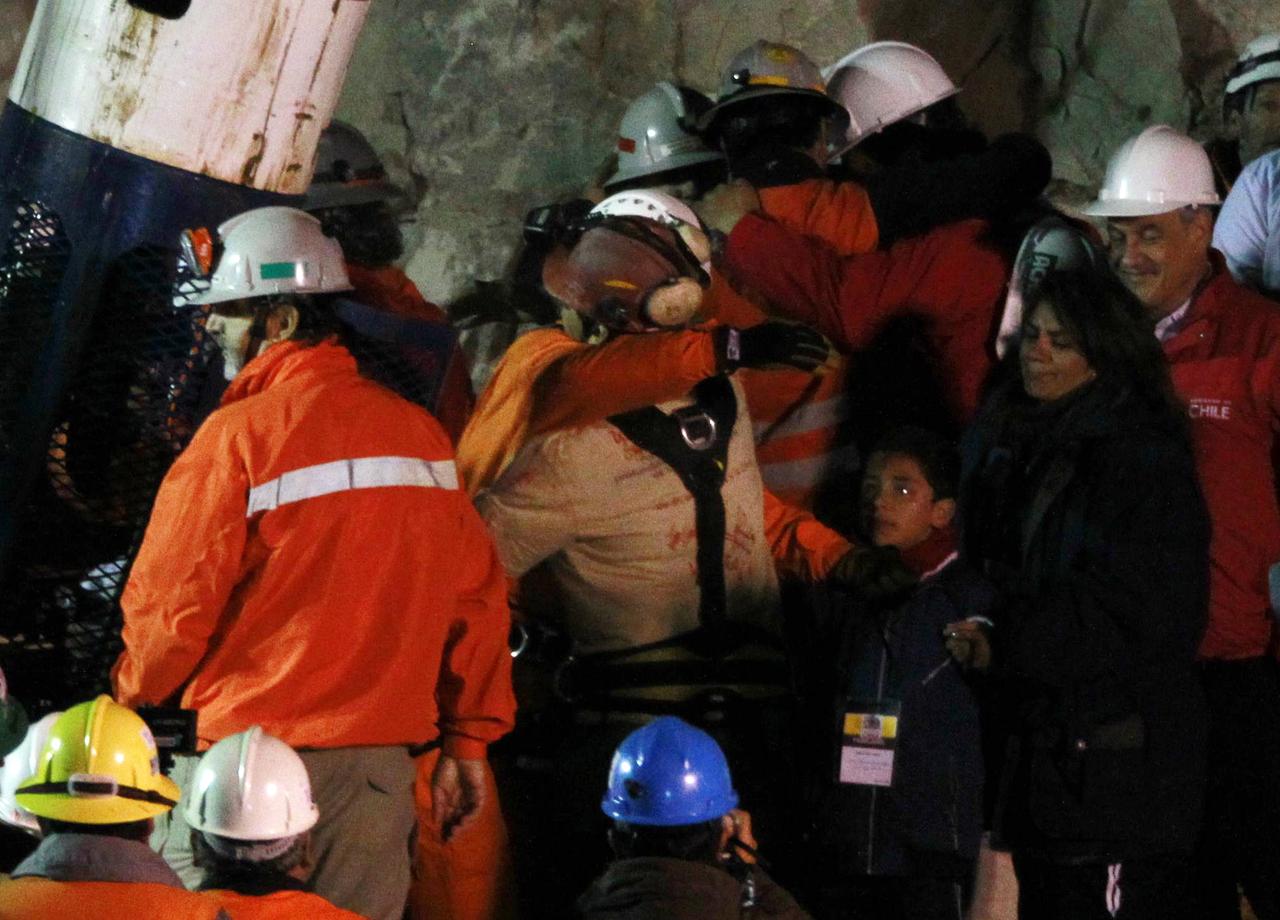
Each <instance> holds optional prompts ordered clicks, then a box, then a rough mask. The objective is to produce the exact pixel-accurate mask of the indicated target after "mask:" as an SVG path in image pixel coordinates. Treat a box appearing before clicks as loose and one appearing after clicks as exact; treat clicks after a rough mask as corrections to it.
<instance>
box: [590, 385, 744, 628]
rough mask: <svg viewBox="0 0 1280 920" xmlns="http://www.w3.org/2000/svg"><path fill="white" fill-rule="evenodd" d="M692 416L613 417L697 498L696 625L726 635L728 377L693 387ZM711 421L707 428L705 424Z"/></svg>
mask: <svg viewBox="0 0 1280 920" xmlns="http://www.w3.org/2000/svg"><path fill="white" fill-rule="evenodd" d="M693 397H694V406H693V407H692V408H693V412H692V413H691V412H690V410H689V409H682V410H680V411H679V412H677V413H673V414H671V415H668V414H667V413H665V412H663V411H662V410H660V409H658V408H656V407H654V406H649V407H647V408H644V409H637V410H636V411H634V412H626V413H624V414H622V415H615V416H612V417H610V419H609V422H610V423H611V424H612V425H613V426H614V427H615V428H617V429H618V430H619V431H621V432H622V433H623V434H624V435H626V437H627V438H628V440H630V441H631V442H632V443H633V444H635V445H636V446H637V447H639V448H640V449H642V450H646V451H648V452H649V453H651V454H653V455H654V456H655V457H657V458H658V459H659V460H661V461H662V462H663V463H665V464H667V465H668V466H669V467H671V469H672V470H674V471H675V473H676V475H677V476H679V477H680V481H681V482H682V483H683V484H684V487H685V488H686V489H688V490H689V494H690V495H692V496H693V507H694V522H695V527H696V534H697V542H698V550H697V560H698V590H699V593H700V597H699V600H698V621H699V622H700V623H701V624H702V627H703V629H705V630H707V631H708V632H710V633H711V634H712V635H717V634H720V633H722V632H723V631H724V626H725V619H726V615H727V607H728V604H727V600H726V589H725V580H724V539H725V515H724V496H723V495H721V494H720V489H721V487H722V486H723V485H724V477H725V467H726V466H727V464H728V455H729V439H730V437H731V436H732V435H733V423H734V420H735V419H736V417H737V414H738V400H737V397H735V396H734V393H733V386H732V385H731V384H730V383H729V381H728V379H726V378H725V377H708V378H707V379H706V380H704V381H702V382H701V383H699V384H698V385H697V386H696V387H694V388H693ZM708 419H709V420H710V423H711V424H710V425H708V423H707V420H708Z"/></svg>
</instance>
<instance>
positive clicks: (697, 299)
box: [644, 278, 703, 327]
mask: <svg viewBox="0 0 1280 920" xmlns="http://www.w3.org/2000/svg"><path fill="white" fill-rule="evenodd" d="M702 295H703V288H702V285H701V284H700V283H699V282H698V281H697V280H695V279H693V278H677V279H676V280H674V281H672V282H670V283H668V284H664V285H662V286H661V287H658V288H654V290H652V291H650V292H649V296H648V297H646V298H645V302H644V314H645V316H646V317H647V318H648V320H649V322H651V323H653V324H654V325H655V326H665V327H670V326H684V325H687V324H688V323H690V322H692V321H693V318H694V317H695V316H697V315H698V310H700V309H701V308H702Z"/></svg>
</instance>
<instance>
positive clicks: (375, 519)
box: [113, 342, 514, 758]
mask: <svg viewBox="0 0 1280 920" xmlns="http://www.w3.org/2000/svg"><path fill="white" fill-rule="evenodd" d="M121 605H122V607H123V609H124V636H123V637H124V643H125V649H124V652H123V653H122V654H121V656H120V659H119V661H118V662H117V663H116V667H115V670H114V672H113V679H114V681H115V688H116V697H117V699H119V700H120V702H122V703H124V704H125V705H127V706H131V707H136V706H141V705H148V704H151V705H154V704H159V703H162V702H164V701H166V700H168V699H169V698H171V697H172V696H174V695H175V694H179V693H180V694H181V704H182V705H183V706H185V707H188V708H192V709H196V710H198V711H199V726H198V728H199V736H200V740H201V742H202V744H205V745H207V744H209V743H211V742H214V741H217V740H218V739H220V738H224V737H226V736H227V735H229V734H232V733H234V732H239V731H243V730H245V729H247V728H249V727H250V726H251V725H254V724H258V725H261V726H262V727H263V729H265V730H266V731H267V732H268V733H270V734H272V735H275V736H276V737H278V738H281V739H283V740H284V741H285V742H287V743H288V744H290V745H292V746H293V747H297V748H333V747H347V746H353V745H385V744H413V743H421V742H423V741H427V740H430V739H432V738H434V737H436V736H437V735H438V734H442V735H443V736H444V749H445V751H446V752H447V753H450V754H452V755H454V756H458V757H468V758H477V757H481V756H483V754H484V749H485V745H486V743H487V742H490V741H493V740H495V739H497V738H499V737H501V735H502V734H503V733H504V732H506V731H507V730H508V729H509V728H510V726H511V723H512V717H513V710H514V699H513V696H512V691H511V658H510V655H509V654H508V651H507V634H508V629H509V621H510V617H509V613H508V610H507V603H506V579H505V577H504V575H503V572H502V566H501V564H500V563H499V562H498V559H497V555H496V553H495V551H494V548H493V543H492V541H491V540H490V539H489V535H488V532H487V531H486V530H485V528H484V524H483V523H482V522H481V521H480V518H479V517H478V516H477V514H476V513H475V510H474V509H473V508H472V506H471V503H470V501H469V500H468V499H467V494H466V492H465V491H464V490H463V489H462V488H461V486H460V484H459V483H458V481H457V475H456V473H455V470H454V462H453V451H452V448H451V447H450V444H449V439H448V437H447V436H446V435H445V433H444V432H443V431H442V430H441V428H440V426H439V425H438V424H437V423H436V421H435V419H433V418H432V417H431V416H430V415H429V414H428V413H427V412H425V411H424V410H422V409H421V408H419V407H417V406H415V405H413V404H412V403H409V402H407V401H405V400H403V399H400V398H399V397H398V396H396V395H395V394H393V393H391V392H390V391H389V390H386V389H384V388H383V387H381V386H378V385H377V384H375V383H373V382H371V381H369V380H366V379H365V378H363V377H361V376H360V374H359V373H358V372H357V370H356V364H355V361H354V359H353V358H352V357H351V354H350V353H349V352H348V351H347V350H346V349H345V348H342V347H341V346H339V345H337V344H335V343H332V342H324V343H321V344H319V345H316V346H314V347H307V346H305V345H302V344H300V343H296V342H285V343H282V344H279V345H275V346H273V347H271V348H269V349H268V350H267V351H266V352H264V353H263V354H262V355H260V356H259V357H257V358H255V359H254V360H253V361H251V362H250V363H249V364H248V365H247V366H246V367H245V368H244V370H243V371H241V372H240V374H239V376H237V377H236V379H235V380H234V381H233V382H232V384H231V386H230V387H229V388H228V389H227V392H226V394H225V395H224V396H223V400H222V408H220V409H219V410H218V411H217V412H215V413H214V414H213V415H211V416H210V417H209V419H208V420H207V421H206V422H205V423H204V425H202V426H201V428H200V430H199V431H197V432H196V436H195V438H194V439H193V440H192V442H191V444H190V446H188V447H187V449H186V450H185V451H184V452H183V453H182V455H181V456H180V457H179V458H178V460H177V461H176V462H175V463H174V465H173V466H172V468H171V469H170V470H169V473H168V474H167V475H166V476H165V479H164V482H163V483H162V484H161V486H160V491H159V494H158V495H157V497H156V502H155V507H154V509H153V511H152V514H151V521H150V523H149V524H148V526H147V532H146V536H145V537H144V539H143V543H142V548H141V550H140V551H139V553H138V556H137V559H136V561H135V562H134V566H133V570H132V572H131V573H130V576H129V582H128V584H127V585H126V587H125V591H124V595H123V598H122V600H121Z"/></svg>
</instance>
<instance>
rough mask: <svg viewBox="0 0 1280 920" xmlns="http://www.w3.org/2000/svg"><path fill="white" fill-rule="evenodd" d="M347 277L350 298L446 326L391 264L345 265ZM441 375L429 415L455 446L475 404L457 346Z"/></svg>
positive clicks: (439, 313)
mask: <svg viewBox="0 0 1280 920" xmlns="http://www.w3.org/2000/svg"><path fill="white" fill-rule="evenodd" d="M347 275H348V277H350V279H351V284H352V286H353V287H354V288H355V292H354V297H355V299H356V300H358V301H360V302H361V303H365V304H368V305H369V306H371V307H380V308H382V309H384V310H386V311H388V312H390V313H394V314H396V315H397V316H406V317H409V318H411V319H419V320H424V321H426V322H429V323H438V324H440V325H442V326H447V325H449V317H448V316H447V315H446V314H445V312H444V311H443V310H441V309H440V308H439V307H437V306H436V305H435V304H433V303H431V302H430V301H429V300H427V299H426V298H424V297H423V296H422V294H421V293H420V292H419V291H418V288H417V286H416V285H415V284H414V283H413V282H412V281H410V280H409V277H408V276H407V275H406V274H405V273H404V272H402V271H401V270H400V269H398V268H396V267H395V266H394V265H387V266H384V267H382V268H365V267H363V266H360V265H355V264H353V263H351V262H348V263H347ZM443 374H444V379H443V380H442V381H441V383H440V393H439V395H438V396H437V397H436V404H435V407H434V409H433V414H434V415H435V417H436V420H437V421H439V422H440V424H441V425H443V426H444V430H445V431H447V432H449V437H450V438H452V439H453V443H454V444H457V443H458V439H459V438H461V437H462V429H463V428H466V427H467V420H468V419H469V418H471V409H472V407H473V406H474V405H475V397H474V396H473V395H472V393H471V375H470V372H469V370H468V368H467V356H466V354H465V353H464V352H463V350H462V346H461V345H455V346H454V347H453V354H452V355H450V356H449V366H448V367H446V368H444V369H443Z"/></svg>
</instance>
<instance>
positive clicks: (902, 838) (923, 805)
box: [811, 428, 994, 920]
mask: <svg viewBox="0 0 1280 920" xmlns="http://www.w3.org/2000/svg"><path fill="white" fill-rule="evenodd" d="M958 480H959V457H958V455H957V452H956V449H955V447H954V446H953V445H952V444H951V443H949V442H948V441H946V440H944V439H943V438H941V437H939V436H937V435H935V434H932V433H930V432H926V431H923V430H921V429H915V428H904V429H899V430H897V431H894V432H891V433H890V434H889V435H887V436H886V437H885V438H884V439H882V440H881V441H880V442H879V443H878V444H877V445H876V448H875V450H874V451H873V452H872V454H871V456H870V458H869V459H868V462H867V466H866V469H865V472H864V474H863V478H862V487H861V501H860V509H861V523H862V527H863V529H864V531H865V536H866V538H867V539H868V540H870V541H871V542H873V543H874V544H875V545H876V546H893V547H896V548H897V549H898V550H899V551H900V552H901V553H902V557H903V559H904V561H906V563H907V564H908V565H909V566H910V567H911V568H912V569H913V570H914V571H915V572H916V573H917V574H918V575H919V577H920V582H919V584H918V585H917V586H916V587H915V588H914V589H912V591H911V593H910V594H909V595H908V596H906V597H902V596H899V597H897V598H895V599H892V600H889V601H886V602H878V603H872V602H869V601H867V600H864V599H862V598H858V597H854V596H851V595H849V594H847V593H837V592H836V591H835V590H832V591H830V592H828V593H827V594H826V595H825V596H822V597H819V598H818V604H819V608H820V610H819V618H820V620H822V621H825V622H826V623H828V624H829V625H828V627H827V629H828V630H829V633H828V634H829V636H830V640H831V641H830V645H829V647H830V648H831V649H832V651H833V653H834V654H835V655H836V660H835V661H834V662H832V665H833V673H834V680H833V681H832V683H831V684H830V689H831V691H832V693H831V696H830V697H829V698H831V699H832V702H833V704H834V705H833V707H832V711H830V712H829V713H828V715H829V722H828V726H829V728H828V730H827V732H826V733H825V738H824V750H825V751H826V752H827V754H828V756H827V757H824V758H819V761H820V763H819V764H818V767H819V770H820V775H819V776H818V777H817V778H816V780H817V781H816V784H815V790H816V795H815V806H816V807H815V809H814V811H813V814H814V815H815V816H816V817H815V821H814V826H813V837H812V842H813V844H814V859H813V861H812V862H811V865H812V866H813V868H814V869H815V870H816V873H817V875H816V877H815V882H814V884H813V886H812V901H813V903H812V905H811V906H812V909H813V910H814V912H815V914H817V916H819V917H824V918H825V917H831V918H836V917H839V918H874V920H899V918H910V920H933V918H939V920H941V918H947V920H963V917H964V912H965V910H966V908H967V906H968V901H969V897H970V894H971V892H972V882H973V874H974V867H975V863H976V859H977V854H978V843H979V838H980V837H981V834H982V801H983V799H982V796H983V767H982V736H981V727H980V723H979V712H978V699H977V695H976V693H975V691H974V688H973V686H971V678H972V675H971V674H970V673H968V672H966V671H965V670H964V669H962V667H961V666H960V665H959V664H957V663H956V661H955V660H953V657H952V655H951V653H950V652H949V651H948V648H947V645H946V642H947V635H948V634H950V633H952V632H954V628H953V627H954V626H955V625H956V624H957V622H958V621H966V620H977V621H983V622H987V623H989V621H986V616H987V614H988V613H989V611H990V609H991V606H992V603H993V600H994V593H993V591H992V589H991V588H990V587H989V586H988V584H987V583H986V582H985V580H984V579H983V578H982V577H981V576H979V575H978V574H977V573H976V572H974V571H972V570H971V569H969V568H968V567H967V566H965V565H964V564H963V563H961V562H960V561H959V560H958V558H957V555H956V551H955V537H954V534H953V531H952V519H953V518H954V516H955V511H956V490H957V486H958ZM824 607H825V608H826V609H825V610H823V609H821V608H824Z"/></svg>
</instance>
